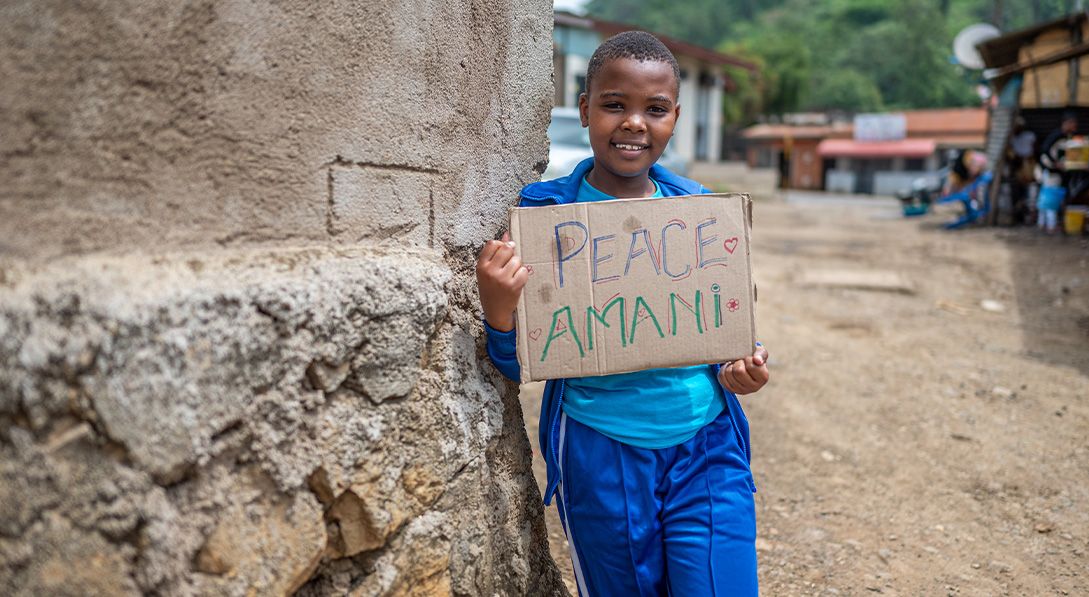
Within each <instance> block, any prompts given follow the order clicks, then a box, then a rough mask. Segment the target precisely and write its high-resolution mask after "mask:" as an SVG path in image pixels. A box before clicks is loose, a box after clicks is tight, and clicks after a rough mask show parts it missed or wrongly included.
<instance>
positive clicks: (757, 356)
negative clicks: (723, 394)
mask: <svg viewBox="0 0 1089 597" xmlns="http://www.w3.org/2000/svg"><path fill="white" fill-rule="evenodd" d="M769 377H770V374H769V373H768V350H767V349H766V348H764V347H763V346H760V345H757V348H756V352H754V353H753V355H752V356H751V357H745V358H744V359H743V360H739V361H734V362H732V363H723V364H722V367H721V368H720V369H719V370H718V382H719V383H720V384H722V387H723V388H726V391H727V392H732V393H734V394H752V393H753V392H755V391H757V390H759V389H760V388H762V387H764V384H766V383H768V379H769Z"/></svg>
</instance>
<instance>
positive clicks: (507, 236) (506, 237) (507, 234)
mask: <svg viewBox="0 0 1089 597" xmlns="http://www.w3.org/2000/svg"><path fill="white" fill-rule="evenodd" d="M499 240H501V241H502V242H505V243H509V242H510V231H509V230H508V231H507V232H504V233H503V238H501V239H499Z"/></svg>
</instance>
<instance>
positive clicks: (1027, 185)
mask: <svg viewBox="0 0 1089 597" xmlns="http://www.w3.org/2000/svg"><path fill="white" fill-rule="evenodd" d="M1006 157H1007V164H1008V169H1009V170H1008V173H1009V176H1008V180H1009V182H1010V195H1011V199H1012V203H1013V217H1014V222H1015V223H1018V224H1022V223H1029V221H1028V217H1029V216H1028V214H1029V212H1030V211H1031V210H1032V206H1033V202H1034V199H1035V197H1034V195H1035V193H1036V180H1035V177H1034V175H1033V171H1034V170H1035V169H1036V133H1034V132H1032V131H1031V130H1029V129H1028V128H1026V127H1025V119H1024V118H1023V117H1021V116H1018V117H1017V118H1015V119H1014V121H1013V130H1012V131H1011V132H1010V145H1009V148H1008V150H1007V153H1006Z"/></svg>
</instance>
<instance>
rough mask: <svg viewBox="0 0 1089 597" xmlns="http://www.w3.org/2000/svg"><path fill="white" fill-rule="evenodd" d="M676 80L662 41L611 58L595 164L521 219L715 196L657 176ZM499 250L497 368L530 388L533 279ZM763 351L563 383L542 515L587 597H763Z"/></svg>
mask: <svg viewBox="0 0 1089 597" xmlns="http://www.w3.org/2000/svg"><path fill="white" fill-rule="evenodd" d="M679 85H680V69H679V68H678V66H677V61H676V59H674V58H673V55H672V54H671V53H670V52H669V50H668V49H667V48H666V47H665V46H664V45H663V44H662V43H661V42H660V41H658V39H656V38H655V37H654V36H652V35H650V34H648V33H645V32H641V31H632V32H627V33H621V34H620V35H617V36H615V37H613V38H610V39H609V40H607V41H605V42H604V43H603V44H601V46H600V47H598V49H597V50H596V51H595V52H594V55H593V57H592V58H591V59H590V63H589V66H588V68H587V72H586V93H584V94H582V96H581V97H580V98H579V111H580V115H581V117H582V125H583V126H585V127H588V128H589V133H590V145H591V147H592V149H593V152H594V156H593V157H592V158H588V159H586V160H585V161H583V162H582V163H581V164H579V165H578V166H577V167H576V168H575V171H574V172H573V173H572V174H571V175H570V176H567V177H564V178H560V179H556V180H553V181H547V182H540V183H534V184H531V185H528V186H527V187H526V188H524V189H522V201H521V204H522V205H523V206H525V205H545V204H555V203H571V202H577V201H603V200H609V199H615V198H618V197H624V198H632V197H661V196H678V195H692V194H698V193H706V192H709V191H707V189H704V188H703V187H702V186H700V185H699V184H698V183H696V182H693V181H690V180H687V179H685V178H681V177H679V176H676V175H674V174H672V173H671V172H669V171H668V170H666V169H665V168H662V167H661V166H658V165H656V164H655V162H657V160H658V157H659V156H661V154H662V151H663V150H664V149H665V146H666V143H668V142H669V139H670V137H672V136H673V128H674V126H675V125H676V122H677V116H678V115H679V114H680V106H679V105H678V104H677V94H678V89H679ZM513 245H514V243H511V242H510V241H509V237H507V236H504V238H503V240H502V241H490V242H489V243H488V244H487V245H485V247H484V249H483V250H481V252H480V257H479V259H478V261H477V270H476V271H477V282H478V284H479V287H480V303H481V306H482V307H483V310H484V320H485V327H486V330H487V336H488V354H489V355H490V356H491V358H492V361H493V362H494V363H495V365H496V367H497V368H498V369H499V370H500V371H501V372H503V374H504V375H506V376H508V377H510V378H511V379H514V380H518V379H519V369H518V361H517V358H516V356H515V332H514V327H515V316H514V310H515V307H516V305H517V303H518V297H519V294H520V293H521V291H522V288H523V286H524V285H525V283H526V278H527V275H528V272H527V271H526V268H524V267H523V266H522V264H521V262H520V260H519V259H518V257H515V256H514V248H513ZM766 361H767V351H766V350H764V349H763V348H762V347H761V348H759V349H758V350H757V352H756V354H754V355H752V356H750V357H746V358H745V359H744V360H740V361H735V362H733V363H730V364H728V365H721V366H720V365H714V366H711V365H703V366H697V367H682V368H674V369H652V370H647V371H638V372H635V373H623V374H618V375H604V376H599V377H582V378H571V379H566V380H552V381H549V382H548V383H546V385H545V390H544V398H543V401H542V405H541V425H540V438H541V452H542V454H543V455H544V456H545V460H546V462H547V464H548V484H547V487H546V488H545V494H544V500H545V503H546V504H547V503H549V502H550V501H551V499H552V497H553V495H555V496H556V498H557V509H558V510H559V514H560V520H561V521H562V522H563V525H564V530H565V531H566V533H567V537H568V542H569V544H570V548H571V559H572V563H573V564H574V570H575V578H576V581H577V582H578V587H579V594H580V595H582V596H583V597H586V596H588V595H594V596H597V595H616V596H621V595H622V596H629V595H667V594H668V595H684V596H689V595H729V596H731V597H736V596H745V595H753V596H755V595H756V594H757V580H756V551H755V546H754V542H755V539H756V521H755V513H754V505H753V496H752V492H753V491H754V489H755V488H754V487H753V484H752V474H751V472H750V470H749V450H748V446H749V443H748V422H747V421H746V419H745V415H744V413H743V412H742V411H741V405H740V404H739V403H738V401H737V397H736V396H735V394H748V393H751V392H755V391H756V390H758V389H760V388H761V387H763V385H764V384H766V383H767V381H768V370H767V365H766Z"/></svg>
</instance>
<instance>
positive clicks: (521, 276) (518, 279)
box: [513, 267, 529, 291]
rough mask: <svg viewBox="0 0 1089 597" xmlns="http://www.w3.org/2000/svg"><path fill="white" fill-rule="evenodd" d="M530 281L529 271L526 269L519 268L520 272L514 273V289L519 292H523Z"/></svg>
mask: <svg viewBox="0 0 1089 597" xmlns="http://www.w3.org/2000/svg"><path fill="white" fill-rule="evenodd" d="M528 280H529V270H528V269H526V268H524V267H520V268H518V271H517V272H515V273H514V278H513V282H514V285H513V289H514V290H517V291H521V290H522V289H523V288H525V286H526V282H527V281H528Z"/></svg>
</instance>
